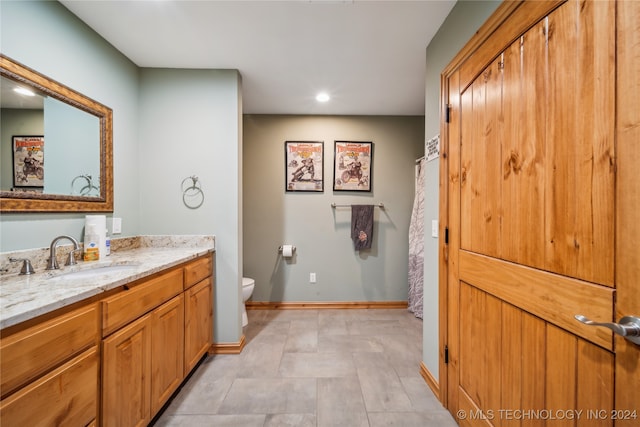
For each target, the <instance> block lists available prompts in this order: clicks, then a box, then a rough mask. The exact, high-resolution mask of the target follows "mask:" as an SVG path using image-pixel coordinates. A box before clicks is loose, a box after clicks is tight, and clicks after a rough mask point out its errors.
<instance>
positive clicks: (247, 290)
mask: <svg viewBox="0 0 640 427" xmlns="http://www.w3.org/2000/svg"><path fill="white" fill-rule="evenodd" d="M255 286H256V281H255V280H253V279H251V278H249V277H243V278H242V326H243V327H244V326H247V324H248V323H249V318H248V317H247V307H246V306H245V304H244V303H245V302H247V300H248V299H249V298H251V294H252V293H253V288H254V287H255Z"/></svg>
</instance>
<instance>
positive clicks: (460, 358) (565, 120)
mask: <svg viewBox="0 0 640 427" xmlns="http://www.w3.org/2000/svg"><path fill="white" fill-rule="evenodd" d="M510 7H511V8H512V9H507V8H506V7H505V8H503V9H500V10H499V12H500V13H504V14H512V15H511V17H510V18H506V20H505V21H504V25H503V26H500V25H498V26H497V27H496V26H495V22H493V23H492V24H491V25H494V26H493V27H491V26H489V27H490V28H489V29H487V30H486V31H487V32H486V34H485V35H484V37H485V39H483V41H482V42H478V41H477V40H474V41H472V43H471V45H474V44H475V46H479V47H478V48H477V51H472V50H467V51H466V53H465V54H466V55H468V57H467V58H468V60H463V59H459V58H456V59H455V60H454V61H455V63H456V65H455V67H454V68H448V69H447V70H445V79H444V80H443V81H444V83H445V90H444V92H443V93H444V96H446V98H445V99H447V101H448V102H447V104H448V105H449V107H450V109H451V114H450V121H449V123H448V124H446V125H445V129H446V131H445V132H443V134H444V136H445V141H444V143H443V146H444V147H445V150H446V154H448V159H446V160H445V161H444V163H445V164H446V165H445V166H446V167H445V168H444V171H443V172H441V173H444V174H446V179H443V180H442V181H441V182H443V183H445V184H446V188H445V189H443V190H444V191H443V192H445V193H446V209H441V212H442V213H443V218H444V220H445V223H446V224H447V227H449V242H447V243H445V244H444V253H445V257H444V258H445V262H444V263H443V264H444V266H445V268H446V270H445V271H446V278H447V289H446V298H447V305H446V307H447V310H448V312H447V317H446V319H447V321H448V324H447V325H446V328H447V341H446V343H445V344H446V345H447V346H448V349H449V364H448V365H447V368H446V377H447V380H446V381H447V388H446V390H445V391H446V393H444V394H443V396H445V397H446V402H445V404H446V406H447V407H448V408H449V410H450V411H452V413H456V411H458V410H463V411H465V412H464V415H463V417H458V421H459V422H460V425H470V426H480V425H482V426H512V425H517V426H537V425H540V426H543V425H544V426H549V425H553V426H556V425H557V426H563V425H568V426H590V425H598V426H612V425H614V419H613V418H615V417H614V415H617V413H616V412H612V410H613V408H614V407H615V408H616V409H618V410H625V409H626V410H634V409H635V410H638V404H639V402H640V391H639V390H640V362H638V360H640V346H636V345H633V344H631V343H629V342H628V341H625V340H623V339H622V338H615V340H614V338H613V335H612V333H611V332H610V331H609V330H608V329H604V328H596V327H590V326H585V325H583V324H581V323H579V322H577V321H576V320H575V319H574V315H576V314H583V315H586V316H588V317H590V318H592V319H594V320H597V321H603V322H606V321H612V320H618V319H619V318H620V317H622V316H625V315H640V290H639V289H640V250H638V244H637V242H638V241H640V221H638V215H637V212H640V185H638V183H639V182H640V181H639V180H638V178H637V172H636V171H637V170H638V168H639V167H640V144H638V141H640V114H639V113H638V111H640V104H639V101H638V100H639V99H640V83H639V82H640V79H638V75H640V55H639V53H638V50H639V47H640V36H639V35H638V34H640V2H624V1H623V2H616V1H581V0H569V1H567V2H564V3H562V4H561V5H559V6H558V5H557V4H551V3H546V4H545V5H541V4H540V2H533V1H532V2H529V1H525V2H523V3H522V4H521V5H513V6H510ZM513 8H515V9H513ZM500 13H498V15H499V14H500ZM516 17H518V19H515V18H516ZM500 19H505V18H504V17H502V18H500ZM518 26H520V27H519V28H521V30H520V31H521V32H520V33H518V32H517V31H516V30H515V28H517V27H518ZM518 34H519V35H518ZM503 36H504V37H508V38H507V39H506V40H505V39H504V38H501V37H503ZM466 49H467V48H465V49H463V52H465V50H466ZM488 49H493V51H492V53H491V54H489V53H488V52H489V51H488ZM476 52H479V53H478V54H476ZM489 58H493V59H489ZM623 92H624V93H623ZM621 110H623V111H622V112H621ZM616 295H617V296H616ZM623 297H624V298H623ZM623 300H624V301H623ZM630 301H631V302H630ZM616 309H617V311H616ZM442 376H443V375H441V377H442ZM623 376H625V378H622V377H623ZM614 389H615V393H614ZM614 396H615V399H616V400H615V405H614ZM443 400H444V399H443ZM514 411H515V412H514ZM517 411H520V412H517ZM531 411H534V412H531ZM557 411H560V412H557ZM570 411H571V412H570ZM579 411H582V412H579ZM594 411H595V412H594ZM569 412H570V414H569ZM557 413H561V414H563V415H565V416H564V417H558V416H555V417H554V414H557ZM471 415H473V416H471ZM638 417H640V414H637V413H636V415H635V419H634V422H635V423H636V424H637V423H638V422H639V421H638ZM616 425H623V424H621V423H620V422H617V424H616ZM629 425H632V424H629Z"/></svg>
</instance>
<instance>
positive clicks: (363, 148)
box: [333, 141, 373, 191]
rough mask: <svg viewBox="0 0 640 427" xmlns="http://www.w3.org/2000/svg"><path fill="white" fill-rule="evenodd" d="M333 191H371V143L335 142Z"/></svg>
mask: <svg viewBox="0 0 640 427" xmlns="http://www.w3.org/2000/svg"><path fill="white" fill-rule="evenodd" d="M333 161H334V164H333V190H334V191H371V177H372V167H373V142H357V141H335V149H334V159H333Z"/></svg>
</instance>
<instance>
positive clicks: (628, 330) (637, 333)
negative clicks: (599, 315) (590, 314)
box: [575, 314, 640, 344]
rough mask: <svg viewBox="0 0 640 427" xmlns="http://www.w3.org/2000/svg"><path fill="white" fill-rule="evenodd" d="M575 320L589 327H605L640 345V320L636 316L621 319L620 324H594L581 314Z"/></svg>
mask: <svg viewBox="0 0 640 427" xmlns="http://www.w3.org/2000/svg"><path fill="white" fill-rule="evenodd" d="M575 318H576V319H577V320H578V321H580V322H582V323H584V324H585V325H589V326H604V327H605V328H609V329H611V330H612V331H613V332H615V333H616V334H618V335H622V336H623V337H625V338H626V339H628V340H629V341H631V342H632V343H634V344H640V318H638V317H635V316H625V317H623V318H622V319H620V323H610V322H606V323H601V322H594V321H593V320H590V319H588V318H586V317H584V316H583V315H581V314H576V315H575Z"/></svg>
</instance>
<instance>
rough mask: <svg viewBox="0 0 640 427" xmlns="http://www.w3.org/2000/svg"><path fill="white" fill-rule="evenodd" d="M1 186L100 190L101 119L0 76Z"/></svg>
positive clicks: (70, 191)
mask: <svg viewBox="0 0 640 427" xmlns="http://www.w3.org/2000/svg"><path fill="white" fill-rule="evenodd" d="M0 88H1V98H0V108H1V110H0V133H1V136H0V138H1V139H0V141H1V144H2V147H1V156H0V158H1V161H2V164H1V166H0V170H1V171H2V172H1V173H0V190H1V191H27V192H28V191H33V192H40V193H44V194H60V195H81V196H87V197H99V196H100V189H99V183H100V121H99V119H98V117H96V116H93V115H91V114H89V113H87V112H85V111H82V110H80V109H78V108H76V107H73V106H71V105H69V104H66V103H64V102H61V101H59V100H57V99H55V98H53V97H50V96H47V95H45V94H41V93H37V92H36V91H35V90H34V88H31V87H26V85H25V84H24V83H22V84H21V83H18V82H16V81H14V80H11V79H9V78H5V77H2V78H1V79H0Z"/></svg>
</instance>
